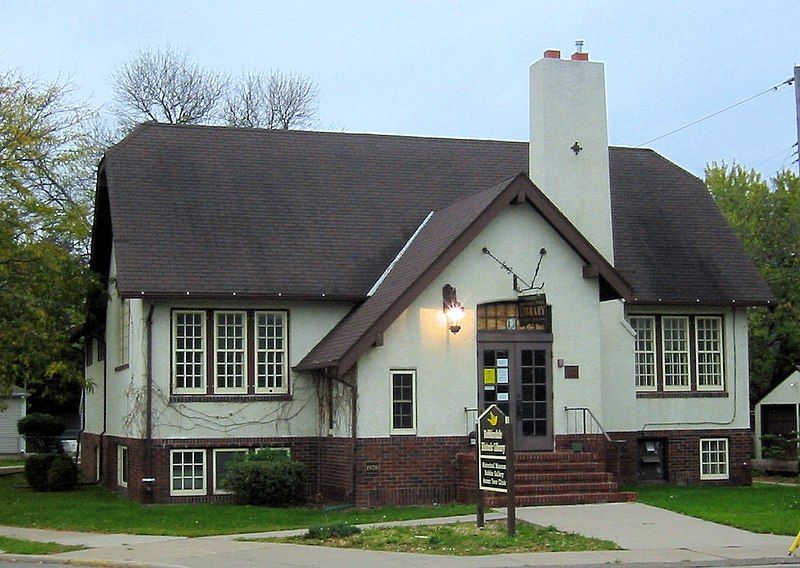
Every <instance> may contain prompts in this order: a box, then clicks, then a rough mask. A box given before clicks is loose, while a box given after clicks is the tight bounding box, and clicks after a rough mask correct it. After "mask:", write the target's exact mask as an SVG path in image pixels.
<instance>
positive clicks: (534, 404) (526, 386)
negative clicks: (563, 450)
mask: <svg viewBox="0 0 800 568" xmlns="http://www.w3.org/2000/svg"><path fill="white" fill-rule="evenodd" d="M520 362H521V365H520V380H521V389H520V390H519V391H518V392H519V393H520V400H519V405H518V408H519V409H520V415H519V416H517V420H518V421H521V422H522V435H523V436H546V435H547V432H548V423H547V415H548V412H547V408H548V404H549V401H548V399H547V351H546V350H544V349H522V350H521V352H520Z"/></svg>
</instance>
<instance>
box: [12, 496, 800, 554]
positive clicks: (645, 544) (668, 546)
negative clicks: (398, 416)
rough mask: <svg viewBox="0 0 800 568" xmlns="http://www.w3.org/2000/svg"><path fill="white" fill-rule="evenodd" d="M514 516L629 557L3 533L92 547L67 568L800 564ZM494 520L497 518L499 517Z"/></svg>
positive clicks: (601, 511)
mask: <svg viewBox="0 0 800 568" xmlns="http://www.w3.org/2000/svg"><path fill="white" fill-rule="evenodd" d="M517 515H518V517H519V518H520V519H522V520H525V521H529V522H533V523H536V524H540V525H553V526H555V527H557V528H558V529H560V530H565V531H570V532H576V533H580V534H584V535H587V536H594V537H597V538H603V539H607V540H611V541H614V542H616V543H617V544H619V545H620V546H621V547H623V548H625V549H626V550H621V551H601V552H550V553H526V554H499V555H493V556H479V557H475V556H473V557H463V556H460V557H455V556H436V555H427V554H409V553H394V552H375V551H362V550H349V549H336V548H327V547H318V546H303V545H292V544H278V543H265V542H242V541H238V540H236V539H237V538H241V537H247V538H256V537H264V536H283V535H286V534H297V533H301V532H304V531H280V532H274V533H257V534H248V535H226V536H214V537H202V538H188V539H187V538H176V537H143V536H132V535H94V534H82V533H63V532H60V531H39V530H37V529H17V528H10V527H0V534H3V535H8V536H17V537H18V538H30V539H34V540H48V541H54V542H62V543H64V544H76V543H80V544H84V545H87V546H94V547H95V548H92V549H89V550H82V551H77V552H71V553H66V554H59V555H55V556H51V557H48V559H49V560H50V561H52V560H56V559H58V560H59V561H69V562H76V561H77V562H81V561H92V562H95V563H100V564H101V565H103V564H102V563H105V564H106V565H114V564H122V563H136V564H144V565H161V566H164V565H168V566H183V567H189V568H194V567H197V568H201V567H202V568H216V567H218V568H238V567H243V566H247V567H251V566H269V567H275V568H297V567H300V566H305V567H320V568H331V567H334V566H359V567H364V568H373V567H374V568H401V567H402V568H412V567H419V568H426V567H431V566H442V567H454V568H455V567H467V568H500V567H521V566H568V565H573V566H575V565H602V564H608V563H626V564H638V563H654V564H656V563H657V564H664V563H676V562H680V563H684V565H686V564H687V563H688V564H689V565H700V566H715V565H742V564H753V563H754V562H758V561H763V562H761V563H774V564H777V563H787V562H788V563H792V564H800V559H794V558H792V559H787V558H786V551H787V550H788V548H789V545H790V544H791V542H792V538H791V537H786V536H774V535H761V534H755V533H750V532H747V531H742V530H739V529H734V528H731V527H726V526H722V525H717V524H715V523H710V522H707V521H701V520H699V519H695V518H692V517H686V516H684V515H679V514H677V513H673V512H670V511H665V510H663V509H657V508H655V507H650V506H647V505H642V504H639V503H614V504H600V505H572V506H552V507H525V508H520V509H518V510H517ZM492 516H493V517H494V518H502V515H492ZM455 520H463V521H465V522H473V521H474V517H472V516H469V517H460V518H452V517H451V518H443V519H422V520H419V521H406V522H403V523H383V524H381V526H385V525H388V524H432V523H448V522H454V521H455ZM365 526H375V525H365ZM23 531H35V532H23ZM76 535H77V536H76ZM90 543H91V544H90ZM767 559H768V560H767Z"/></svg>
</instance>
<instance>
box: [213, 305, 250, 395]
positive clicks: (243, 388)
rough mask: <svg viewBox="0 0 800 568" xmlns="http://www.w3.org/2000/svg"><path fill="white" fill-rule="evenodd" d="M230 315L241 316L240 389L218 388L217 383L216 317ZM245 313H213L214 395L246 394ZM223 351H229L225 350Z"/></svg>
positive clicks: (217, 331) (217, 348)
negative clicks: (241, 354) (241, 355)
mask: <svg viewBox="0 0 800 568" xmlns="http://www.w3.org/2000/svg"><path fill="white" fill-rule="evenodd" d="M230 314H238V315H241V316H242V349H241V351H242V353H243V357H242V386H241V387H220V386H219V385H218V381H217V370H218V369H217V366H218V364H219V362H218V354H219V352H220V349H219V347H218V342H219V325H218V319H217V318H218V317H219V316H221V315H230ZM247 327H248V324H247V312H246V311H244V310H217V311H215V312H214V346H213V348H214V393H215V394H247V382H248V377H247V360H248V359H249V357H248V353H249V349H248V343H247ZM223 351H226V352H227V351H230V350H228V349H225V350H223Z"/></svg>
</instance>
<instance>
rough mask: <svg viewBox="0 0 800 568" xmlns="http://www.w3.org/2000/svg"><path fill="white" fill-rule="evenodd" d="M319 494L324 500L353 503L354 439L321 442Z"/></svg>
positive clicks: (330, 439)
mask: <svg viewBox="0 0 800 568" xmlns="http://www.w3.org/2000/svg"><path fill="white" fill-rule="evenodd" d="M319 447H320V452H319V467H318V468H317V471H318V480H319V481H318V483H319V489H318V490H319V492H320V493H321V495H322V498H323V499H326V500H330V501H340V502H344V503H352V502H353V439H352V438H330V437H329V438H322V439H320V440H319Z"/></svg>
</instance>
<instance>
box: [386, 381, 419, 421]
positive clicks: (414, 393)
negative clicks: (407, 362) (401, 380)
mask: <svg viewBox="0 0 800 568" xmlns="http://www.w3.org/2000/svg"><path fill="white" fill-rule="evenodd" d="M395 375H411V428H395V426H394V403H395V398H394V377H395ZM389 401H390V403H389V425H390V433H391V434H392V435H411V434H416V433H417V371H416V370H415V369H392V370H390V371H389Z"/></svg>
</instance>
